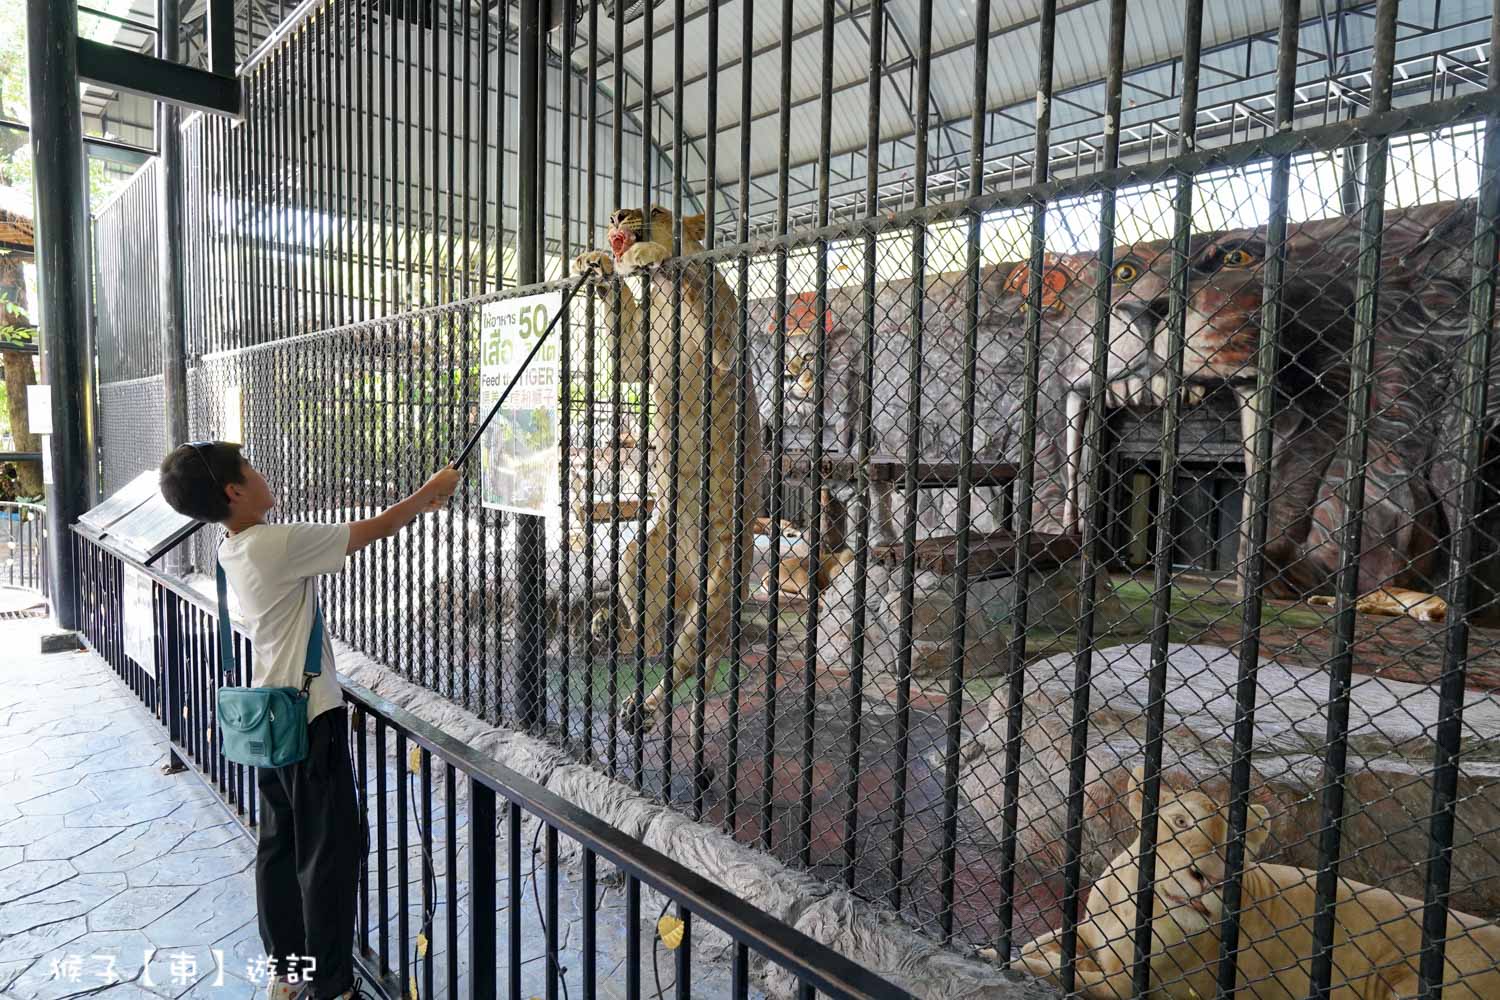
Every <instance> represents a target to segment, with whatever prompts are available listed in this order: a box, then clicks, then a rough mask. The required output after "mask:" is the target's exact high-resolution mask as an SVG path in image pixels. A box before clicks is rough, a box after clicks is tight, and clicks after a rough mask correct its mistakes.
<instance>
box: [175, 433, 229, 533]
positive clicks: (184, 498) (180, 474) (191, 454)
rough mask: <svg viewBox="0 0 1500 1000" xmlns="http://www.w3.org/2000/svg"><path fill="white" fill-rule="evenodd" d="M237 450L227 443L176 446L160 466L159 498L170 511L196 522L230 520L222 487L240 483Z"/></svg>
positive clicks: (203, 442)
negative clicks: (170, 506)
mask: <svg viewBox="0 0 1500 1000" xmlns="http://www.w3.org/2000/svg"><path fill="white" fill-rule="evenodd" d="M243 461H244V460H243V459H241V458H240V446H239V445H237V444H232V443H231V442H228V441H198V442H195V443H193V444H184V445H178V446H177V447H176V448H173V449H172V451H171V452H170V453H169V454H168V455H167V457H166V458H164V459H162V463H161V480H160V482H161V495H162V496H163V497H165V498H166V501H167V503H169V504H171V505H172V509H173V510H175V511H176V512H177V513H179V514H182V515H183V516H185V517H191V518H193V519H194V520H195V521H216V522H217V521H223V520H225V519H226V518H228V517H229V498H228V497H227V496H225V495H224V487H226V486H228V485H229V484H230V483H243V482H244V481H245V473H244V469H243Z"/></svg>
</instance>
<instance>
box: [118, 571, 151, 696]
mask: <svg viewBox="0 0 1500 1000" xmlns="http://www.w3.org/2000/svg"><path fill="white" fill-rule="evenodd" d="M122 596H123V598H124V605H125V607H124V612H125V615H124V620H123V631H124V633H125V655H126V656H128V657H130V658H131V659H132V660H134V661H135V662H136V663H138V664H140V666H141V667H142V668H143V669H145V670H155V669H156V623H155V620H154V618H153V615H152V612H151V578H150V577H149V576H147V575H146V574H145V573H142V572H141V571H140V570H138V569H136V568H135V567H133V566H130V565H126V566H125V593H124V594H123V595H122Z"/></svg>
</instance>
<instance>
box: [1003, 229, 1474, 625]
mask: <svg viewBox="0 0 1500 1000" xmlns="http://www.w3.org/2000/svg"><path fill="white" fill-rule="evenodd" d="M1473 231H1474V215H1473V209H1472V206H1470V205H1466V204H1453V203H1449V204H1441V205H1427V206H1421V207H1419V208H1413V209H1409V210H1405V211H1391V212H1387V213H1386V217H1385V228H1384V231H1383V239H1382V246H1381V266H1380V271H1379V273H1380V280H1379V282H1378V289H1377V292H1378V294H1377V302H1376V314H1375V315H1376V327H1375V336H1374V350H1373V365H1372V367H1371V369H1370V380H1369V385H1370V388H1371V401H1370V407H1369V410H1368V414H1367V426H1368V431H1369V437H1368V446H1367V451H1366V463H1365V474H1366V482H1365V490H1364V532H1363V537H1362V540H1361V547H1360V558H1359V588H1360V590H1361V591H1362V592H1368V591H1373V590H1376V589H1378V588H1381V587H1391V586H1394V587H1401V588H1407V589H1414V590H1418V591H1429V592H1430V591H1435V590H1437V589H1438V588H1439V587H1440V586H1441V585H1442V583H1443V581H1444V580H1445V578H1446V573H1447V558H1448V547H1449V544H1450V540H1451V537H1452V531H1453V528H1454V527H1455V526H1456V525H1457V522H1458V510H1459V508H1458V486H1459V472H1458V462H1457V458H1456V455H1455V453H1454V449H1453V447H1452V445H1453V442H1454V438H1455V435H1456V433H1457V426H1458V420H1459V416H1460V412H1459V409H1458V406H1459V392H1458V389H1459V387H1458V386H1457V384H1456V379H1457V363H1458V359H1459V355H1460V352H1461V351H1462V349H1463V345H1464V342H1465V339H1466V335H1467V313H1468V309H1467V306H1468V289H1469V281H1470V274H1469V272H1470V267H1471V261H1470V245H1471V243H1472V238H1473ZM1358 256H1359V227H1358V220H1357V219H1352V218H1348V219H1346V218H1339V219H1329V220H1319V221H1315V222H1309V223H1304V224H1301V225H1297V226H1294V227H1292V228H1291V229H1290V230H1289V233H1288V238H1287V248H1286V266H1285V273H1284V281H1283V288H1284V292H1283V300H1282V301H1283V308H1282V310H1281V313H1280V317H1279V322H1278V329H1277V343H1276V361H1275V366H1274V379H1273V385H1274V389H1275V394H1276V399H1275V410H1274V412H1275V417H1274V420H1273V426H1272V442H1273V443H1272V451H1271V459H1270V476H1271V498H1272V500H1271V507H1270V517H1269V527H1268V532H1267V544H1266V547H1265V555H1266V558H1267V560H1268V567H1267V568H1268V572H1267V580H1268V581H1269V582H1268V587H1267V593H1268V595H1269V596H1277V597H1303V596H1308V595H1312V594H1322V593H1329V592H1331V591H1332V589H1333V586H1334V577H1335V575H1336V573H1337V570H1338V566H1339V562H1340V554H1341V552H1342V548H1343V546H1342V541H1341V539H1340V537H1339V532H1340V527H1341V525H1342V523H1343V521H1344V519H1345V515H1346V511H1345V508H1344V504H1343V502H1342V501H1341V500H1340V498H1339V495H1338V494H1339V491H1340V489H1341V488H1342V484H1343V482H1344V480H1345V479H1346V477H1347V476H1348V474H1349V470H1347V469H1346V468H1345V463H1344V461H1343V459H1342V458H1341V451H1342V447H1343V444H1342V442H1343V440H1344V436H1345V432H1346V425H1347V402H1346V400H1347V398H1348V395H1349V391H1350V385H1351V371H1352V369H1351V362H1350V358H1351V348H1352V345H1353V340H1354V332H1355V304H1356V303H1355V300H1356V294H1357V292H1356V289H1357V280H1356V276H1357V264H1358ZM1172 257H1173V255H1172V254H1171V252H1170V251H1169V249H1168V248H1167V247H1166V246H1165V244H1161V243H1148V244H1139V245H1135V246H1128V247H1121V248H1118V249H1117V250H1116V252H1115V263H1114V268H1113V271H1112V274H1111V283H1112V289H1111V307H1110V316H1109V356H1108V358H1107V359H1106V361H1105V365H1104V368H1105V378H1106V381H1107V384H1108V390H1107V401H1108V402H1109V404H1110V405H1135V406H1139V405H1156V404H1159V402H1160V399H1161V396H1162V394H1163V392H1164V386H1165V377H1164V374H1163V373H1164V370H1165V364H1164V360H1163V359H1164V358H1165V357H1166V356H1167V353H1168V350H1167V330H1168V324H1167V315H1168V308H1169V305H1170V295H1169V288H1170V286H1169V281H1170V272H1171V268H1172ZM1265 257H1266V242H1265V233H1264V231H1263V230H1260V229H1254V230H1237V231H1228V232H1220V233H1209V234H1203V235H1200V236H1197V237H1195V238H1194V240H1193V241H1192V245H1191V249H1190V252H1189V268H1190V270H1189V274H1188V281H1187V289H1188V295H1187V321H1186V343H1185V350H1184V363H1183V376H1184V379H1183V388H1184V393H1185V394H1186V395H1187V397H1188V401H1189V402H1194V401H1196V400H1198V399H1201V398H1202V396H1203V394H1204V393H1205V392H1207V391H1208V390H1210V389H1212V388H1215V387H1219V386H1224V385H1228V386H1231V387H1233V388H1234V390H1235V392H1236V395H1237V397H1238V399H1239V401H1240V406H1239V413H1240V417H1241V420H1240V424H1241V435H1242V439H1243V441H1244V443H1245V444H1246V446H1247V447H1246V459H1247V469H1248V468H1249V467H1250V456H1249V448H1248V445H1249V443H1250V440H1251V437H1252V435H1253V433H1254V430H1255V414H1254V413H1253V412H1252V408H1251V407H1250V405H1249V403H1250V390H1251V387H1252V386H1253V385H1254V382H1255V379H1256V375H1257V372H1256V359H1257V356H1258V351H1259V345H1260V329H1261V316H1262V304H1263V303H1262V291H1263V287H1264V280H1265V274H1264V268H1265ZM1096 268H1097V261H1096V260H1095V259H1094V258H1093V257H1092V256H1075V257H1057V258H1053V259H1051V260H1049V261H1048V268H1047V272H1046V278H1045V281H1044V285H1045V288H1046V290H1047V294H1046V296H1044V309H1043V316H1044V328H1045V339H1046V354H1047V356H1048V358H1049V359H1050V361H1051V364H1050V368H1049V369H1048V371H1050V375H1051V377H1052V378H1055V379H1058V380H1059V381H1060V384H1061V385H1062V386H1063V388H1064V390H1065V394H1066V398H1067V399H1068V400H1069V403H1068V404H1067V410H1068V412H1067V413H1065V414H1064V420H1063V423H1064V425H1065V426H1066V427H1067V428H1068V429H1067V431H1065V436H1066V438H1067V440H1066V441H1065V443H1064V445H1063V447H1062V450H1063V451H1064V452H1065V453H1066V454H1067V456H1068V466H1069V469H1070V470H1071V472H1072V475H1071V477H1070V480H1069V481H1070V482H1074V483H1075V487H1074V490H1073V492H1075V494H1076V470H1077V468H1078V467H1079V466H1080V464H1081V463H1080V461H1079V457H1078V456H1079V452H1080V449H1081V445H1080V442H1079V440H1078V439H1079V435H1078V431H1077V428H1078V427H1079V426H1081V407H1082V402H1081V400H1082V397H1083V394H1085V393H1086V392H1087V388H1088V378H1089V364H1090V361H1091V359H1092V356H1093V344H1092V328H1093V322H1094V316H1095V309H1096V305H1095V298H1094V294H1093V293H1094V281H1095V277H1094V272H1095V269H1096ZM1026 278H1027V272H1026V268H1025V266H1024V265H1021V266H1019V267H1018V268H1016V269H1015V270H1014V271H1012V273H1011V276H1010V280H1009V281H1008V283H1007V287H1008V289H1009V290H1011V291H1012V293H1014V294H1022V293H1023V292H1024V287H1025V281H1026ZM1046 376H1047V372H1044V377H1046ZM1492 398H1493V394H1492ZM1484 423H1485V426H1486V428H1487V430H1486V434H1487V437H1488V436H1491V435H1492V433H1493V430H1492V426H1493V424H1494V421H1493V419H1492V417H1491V415H1488V414H1487V415H1486V419H1485V421H1484ZM1486 454H1487V456H1488V455H1493V454H1494V450H1493V449H1487V450H1486ZM1484 478H1485V481H1486V484H1487V485H1486V487H1485V489H1484V490H1483V491H1482V499H1481V503H1480V518H1479V527H1480V532H1481V534H1480V539H1479V544H1478V546H1477V550H1478V551H1477V553H1476V555H1477V557H1478V561H1477V565H1476V573H1475V579H1476V581H1477V582H1478V583H1480V584H1481V591H1480V593H1479V594H1478V595H1477V600H1476V603H1475V605H1474V606H1475V607H1480V606H1481V604H1487V605H1490V606H1491V607H1490V608H1489V610H1490V611H1491V612H1493V610H1494V608H1493V602H1494V599H1495V596H1496V594H1497V593H1500V587H1497V583H1500V579H1497V577H1500V572H1497V570H1500V567H1497V566H1496V558H1495V555H1494V550H1495V548H1496V543H1495V539H1496V538H1497V537H1500V525H1497V524H1496V521H1497V518H1496V506H1495V502H1494V497H1495V489H1494V484H1495V481H1496V480H1497V479H1500V477H1497V476H1496V475H1495V470H1494V468H1493V464H1492V460H1488V461H1487V464H1486V466H1485V470H1484ZM1076 499H1077V498H1076V495H1075V497H1074V502H1076ZM1070 516H1071V513H1070ZM1242 555H1243V553H1242Z"/></svg>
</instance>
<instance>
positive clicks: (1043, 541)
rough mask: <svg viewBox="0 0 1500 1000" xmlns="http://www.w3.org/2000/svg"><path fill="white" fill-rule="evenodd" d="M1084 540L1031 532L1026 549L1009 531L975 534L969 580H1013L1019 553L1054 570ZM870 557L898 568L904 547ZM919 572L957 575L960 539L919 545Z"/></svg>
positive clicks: (880, 549)
mask: <svg viewBox="0 0 1500 1000" xmlns="http://www.w3.org/2000/svg"><path fill="white" fill-rule="evenodd" d="M1081 545H1082V539H1081V538H1080V536H1078V535H1071V534H1069V535H1057V534H1048V533H1044V532H1036V531H1034V532H1031V533H1030V534H1029V535H1027V537H1026V540H1025V543H1024V545H1023V544H1020V543H1018V542H1017V540H1016V536H1015V534H1014V533H1012V532H1009V531H985V532H974V533H973V534H971V535H970V536H969V556H968V559H967V561H966V565H967V566H968V574H969V579H971V580H986V579H991V578H993V577H999V576H1010V575H1011V574H1012V573H1013V572H1014V570H1015V566H1016V553H1017V551H1018V550H1023V551H1024V554H1025V555H1024V558H1025V561H1026V564H1027V565H1028V566H1030V567H1032V568H1033V569H1051V568H1053V567H1055V566H1057V565H1059V564H1061V563H1064V562H1067V561H1068V560H1070V559H1073V558H1075V557H1076V556H1077V555H1078V552H1079V549H1080V548H1081ZM870 554H871V555H872V556H873V557H874V559H875V561H876V562H877V563H880V564H881V565H885V566H899V565H901V561H902V559H903V557H904V556H905V554H906V548H905V546H904V545H900V544H897V545H877V546H874V547H873V548H871V550H870ZM916 557H917V569H919V570H927V571H928V572H930V573H936V574H937V575H939V576H952V575H955V574H957V573H958V570H959V559H958V536H957V535H936V536H934V537H932V538H924V539H922V540H921V541H919V542H918V543H917V545H916Z"/></svg>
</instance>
